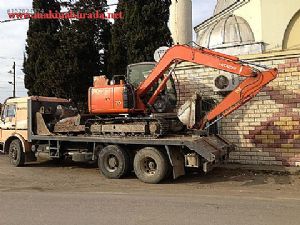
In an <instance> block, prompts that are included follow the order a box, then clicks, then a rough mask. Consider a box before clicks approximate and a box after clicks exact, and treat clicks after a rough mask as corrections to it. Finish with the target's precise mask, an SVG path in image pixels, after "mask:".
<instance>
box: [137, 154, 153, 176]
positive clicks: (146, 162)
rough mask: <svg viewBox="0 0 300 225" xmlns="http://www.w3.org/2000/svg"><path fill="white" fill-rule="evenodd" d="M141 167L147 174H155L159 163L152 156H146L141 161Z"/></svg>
mask: <svg viewBox="0 0 300 225" xmlns="http://www.w3.org/2000/svg"><path fill="white" fill-rule="evenodd" d="M141 169H142V171H143V172H144V173H146V174H147V175H154V174H155V173H156V171H157V164H156V162H155V160H154V159H153V158H151V157H146V158H144V159H143V160H142V161H141Z"/></svg>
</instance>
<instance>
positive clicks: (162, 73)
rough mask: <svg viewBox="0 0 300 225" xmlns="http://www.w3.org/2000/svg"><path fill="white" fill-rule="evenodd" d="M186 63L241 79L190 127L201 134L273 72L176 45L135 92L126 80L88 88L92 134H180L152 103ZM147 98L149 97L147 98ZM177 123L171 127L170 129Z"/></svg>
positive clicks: (174, 121)
mask: <svg viewBox="0 0 300 225" xmlns="http://www.w3.org/2000/svg"><path fill="white" fill-rule="evenodd" d="M182 62H191V63H195V64H200V65H204V66H208V67H212V68H215V69H218V70H222V71H225V72H229V73H232V74H236V75H239V76H242V77H245V79H244V80H243V81H242V82H241V83H240V84H239V85H238V86H237V87H236V88H235V89H234V90H233V91H232V92H230V93H229V94H228V95H227V96H226V97H225V98H224V99H223V100H222V101H221V102H220V103H218V104H217V105H216V106H215V107H214V108H213V109H212V110H211V111H209V112H208V113H207V114H206V115H205V116H203V117H202V118H201V119H200V120H198V121H197V123H195V124H192V125H191V124H188V127H189V128H194V129H198V130H204V129H205V128H207V127H208V126H209V124H210V123H211V122H213V121H214V120H216V119H217V118H223V117H225V116H227V115H229V114H230V113H231V112H233V111H234V110H236V109H238V108H239V107H240V106H242V105H244V104H245V103H246V102H248V101H249V100H250V99H252V98H253V97H254V96H255V95H256V94H257V93H258V92H259V91H260V90H261V89H262V88H263V87H264V86H266V85H267V84H268V83H269V82H270V81H272V80H273V79H275V78H276V76H277V69H276V68H274V69H269V68H267V67H263V66H259V65H255V64H250V63H248V62H245V61H241V60H240V59H239V58H237V57H235V56H230V55H226V54H222V53H219V52H215V51H212V50H209V49H206V48H203V47H200V48H195V47H190V46H187V45H175V46H173V47H171V48H170V49H168V50H167V51H166V53H165V54H164V55H163V56H162V58H161V59H160V61H159V62H158V63H157V64H156V66H155V67H154V68H153V69H152V71H150V72H149V74H146V76H145V77H146V78H145V79H144V81H142V82H141V83H140V84H139V85H138V86H137V87H134V86H133V85H132V84H131V83H130V82H128V80H126V79H119V81H116V80H112V81H109V80H108V79H106V78H105V77H98V79H96V81H95V82H94V87H91V88H90V89H89V111H90V113H91V114H94V115H96V117H95V118H94V119H92V120H89V121H88V129H89V131H90V132H91V133H93V134H124V135H151V136H161V135H165V134H168V132H175V131H176V132H177V131H178V132H179V131H180V130H182V127H183V126H180V122H179V120H178V117H177V116H176V117H174V114H172V113H170V112H168V111H167V109H165V110H160V111H159V110H157V109H156V107H154V106H155V104H156V103H157V101H160V105H164V104H167V103H168V102H167V101H168V99H167V98H166V99H167V100H166V101H165V102H163V99H164V98H162V94H163V92H164V90H165V89H166V85H167V82H168V81H169V79H170V78H171V77H172V74H173V72H174V70H175V68H176V66H177V65H178V64H179V63H182ZM149 93H150V94H149ZM174 124H176V125H174Z"/></svg>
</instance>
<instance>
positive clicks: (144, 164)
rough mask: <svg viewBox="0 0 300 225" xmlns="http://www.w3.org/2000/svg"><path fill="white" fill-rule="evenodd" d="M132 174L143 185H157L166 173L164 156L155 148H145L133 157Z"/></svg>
mask: <svg viewBox="0 0 300 225" xmlns="http://www.w3.org/2000/svg"><path fill="white" fill-rule="evenodd" d="M133 166H134V172H135V174H136V176H137V177H138V178H139V179H140V180H141V181H143V182H145V183H150V184H157V183H159V182H160V181H162V180H163V179H164V178H165V177H166V175H167V172H168V161H167V159H166V156H165V155H164V154H163V153H162V152H161V151H159V150H158V149H156V148H153V147H146V148H143V149H141V150H140V151H138V152H137V153H136V155H135V157H134V164H133Z"/></svg>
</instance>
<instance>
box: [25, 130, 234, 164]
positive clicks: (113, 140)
mask: <svg viewBox="0 0 300 225" xmlns="http://www.w3.org/2000/svg"><path fill="white" fill-rule="evenodd" d="M30 140H31V141H34V140H42V141H68V142H92V143H106V144H128V145H147V146H150V145H152V146H153V145H164V146H182V147H187V148H189V149H190V150H192V151H195V152H197V153H198V154H200V155H201V156H202V157H203V158H205V159H206V160H207V161H208V162H213V161H215V160H219V159H221V158H222V157H224V156H226V155H227V154H228V153H229V151H231V150H232V149H233V146H232V145H231V144H230V143H229V142H228V141H227V140H226V139H224V138H223V137H221V136H219V135H211V136H207V137H200V136H193V135H169V136H164V137H159V138H150V137H149V138H148V137H131V136H126V137H120V136H118V137H114V136H93V135H77V136H68V135H31V136H30Z"/></svg>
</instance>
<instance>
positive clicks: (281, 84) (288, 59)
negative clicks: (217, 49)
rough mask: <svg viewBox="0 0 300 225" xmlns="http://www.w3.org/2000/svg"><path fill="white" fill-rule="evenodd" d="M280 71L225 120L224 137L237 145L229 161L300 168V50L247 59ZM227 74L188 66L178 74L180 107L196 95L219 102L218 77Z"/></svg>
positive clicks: (222, 126) (221, 124)
mask: <svg viewBox="0 0 300 225" xmlns="http://www.w3.org/2000/svg"><path fill="white" fill-rule="evenodd" d="M242 59H244V60H249V61H251V62H255V63H257V64H261V65H267V66H269V67H277V68H278V70H279V76H278V77H277V78H276V79H275V80H274V81H272V82H271V83H270V84H269V85H268V86H267V87H265V88H264V89H263V90H262V91H261V92H260V93H259V94H258V95H257V96H256V97H255V98H254V99H252V100H251V101H250V102H248V103H247V104H246V105H245V106H242V107H241V108H240V109H238V110H237V111H235V112H234V113H232V114H231V115H229V116H228V117H226V118H223V119H222V121H221V123H220V133H221V134H222V135H223V136H224V137H226V138H227V139H228V140H229V141H231V142H232V143H234V144H235V145H236V146H237V148H236V151H234V152H232V153H231V154H230V162H232V163H241V164H263V165H284V166H296V165H300V132H299V131H300V124H299V122H300V51H289V52H277V53H273V54H268V55H266V54H265V55H256V56H247V57H243V58H242ZM222 73H224V72H222V71H217V70H214V69H211V68H205V67H201V66H195V65H190V64H186V65H183V66H181V67H179V68H178V69H177V70H176V75H177V77H178V80H179V90H178V91H179V92H180V102H179V105H181V104H182V103H183V102H184V101H185V100H187V99H189V98H190V97H191V96H192V95H193V93H195V92H196V91H198V92H200V93H201V94H202V95H203V96H206V97H213V98H215V99H217V100H218V101H220V100H221V99H222V98H223V97H222V96H221V95H219V94H217V93H216V92H214V91H213V78H215V77H216V75H218V74H222Z"/></svg>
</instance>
